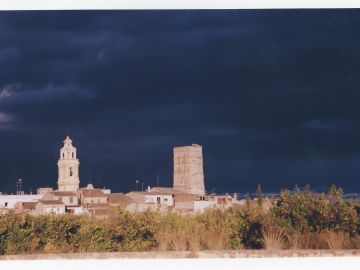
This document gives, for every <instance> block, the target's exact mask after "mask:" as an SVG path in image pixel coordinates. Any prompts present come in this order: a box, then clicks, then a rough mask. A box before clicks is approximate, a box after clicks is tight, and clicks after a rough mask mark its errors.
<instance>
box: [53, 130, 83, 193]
mask: <svg viewBox="0 0 360 270" xmlns="http://www.w3.org/2000/svg"><path fill="white" fill-rule="evenodd" d="M79 163H80V162H79V160H78V159H77V158H76V148H75V147H74V146H73V145H72V140H71V139H70V138H69V136H66V139H65V140H64V146H63V147H62V148H61V149H60V159H59V161H58V164H57V165H58V189H59V190H61V191H76V190H78V189H79V184H80V181H79Z"/></svg>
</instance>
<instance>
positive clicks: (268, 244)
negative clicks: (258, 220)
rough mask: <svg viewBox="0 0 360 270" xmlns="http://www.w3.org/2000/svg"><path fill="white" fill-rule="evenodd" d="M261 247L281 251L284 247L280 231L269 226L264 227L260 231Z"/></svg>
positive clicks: (282, 235)
mask: <svg viewBox="0 0 360 270" xmlns="http://www.w3.org/2000/svg"><path fill="white" fill-rule="evenodd" d="M262 235H263V238H262V245H263V247H264V248H265V249H269V250H274V249H283V248H284V247H285V242H284V234H283V231H282V230H281V229H277V228H275V227H273V226H271V225H268V226H264V227H263V229H262Z"/></svg>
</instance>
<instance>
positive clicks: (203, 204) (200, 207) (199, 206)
mask: <svg viewBox="0 0 360 270" xmlns="http://www.w3.org/2000/svg"><path fill="white" fill-rule="evenodd" d="M208 207H216V202H215V201H194V212H195V213H202V212H204V209H206V208H208Z"/></svg>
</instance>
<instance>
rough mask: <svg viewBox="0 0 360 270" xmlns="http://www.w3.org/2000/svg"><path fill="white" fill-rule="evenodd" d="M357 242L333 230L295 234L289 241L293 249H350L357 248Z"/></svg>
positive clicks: (345, 234)
mask: <svg viewBox="0 0 360 270" xmlns="http://www.w3.org/2000/svg"><path fill="white" fill-rule="evenodd" d="M357 242H358V241H354V240H352V239H351V238H350V236H349V235H348V234H347V233H345V232H335V231H331V230H324V231H320V232H307V233H303V234H300V233H294V234H293V235H292V237H291V238H290V239H289V244H290V248H292V249H349V248H356V245H357Z"/></svg>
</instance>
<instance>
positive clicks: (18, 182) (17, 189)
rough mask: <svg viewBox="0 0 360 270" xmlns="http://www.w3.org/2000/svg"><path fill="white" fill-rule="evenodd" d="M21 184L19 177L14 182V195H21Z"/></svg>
mask: <svg viewBox="0 0 360 270" xmlns="http://www.w3.org/2000/svg"><path fill="white" fill-rule="evenodd" d="M21 185H22V179H21V178H20V179H19V180H18V181H17V182H16V195H23V192H22V187H21Z"/></svg>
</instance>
